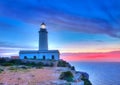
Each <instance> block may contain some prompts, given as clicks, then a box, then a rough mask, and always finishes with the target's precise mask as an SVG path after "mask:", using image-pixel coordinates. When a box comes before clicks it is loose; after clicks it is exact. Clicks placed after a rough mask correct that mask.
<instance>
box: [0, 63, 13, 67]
mask: <svg viewBox="0 0 120 85" xmlns="http://www.w3.org/2000/svg"><path fill="white" fill-rule="evenodd" d="M1 65H2V66H13V63H9V62H5V63H2V64H1Z"/></svg>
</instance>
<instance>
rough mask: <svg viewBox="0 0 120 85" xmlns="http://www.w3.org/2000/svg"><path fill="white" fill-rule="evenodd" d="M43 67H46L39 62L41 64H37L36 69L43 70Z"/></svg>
mask: <svg viewBox="0 0 120 85" xmlns="http://www.w3.org/2000/svg"><path fill="white" fill-rule="evenodd" d="M43 65H44V64H43V63H42V62H39V63H37V64H36V66H35V67H36V68H38V69H39V68H42V67H43Z"/></svg>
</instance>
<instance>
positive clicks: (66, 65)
mask: <svg viewBox="0 0 120 85" xmlns="http://www.w3.org/2000/svg"><path fill="white" fill-rule="evenodd" d="M57 66H58V67H71V66H70V64H69V63H67V62H66V61H63V60H60V61H58V64H57Z"/></svg>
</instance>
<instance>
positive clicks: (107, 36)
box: [0, 0, 120, 56]
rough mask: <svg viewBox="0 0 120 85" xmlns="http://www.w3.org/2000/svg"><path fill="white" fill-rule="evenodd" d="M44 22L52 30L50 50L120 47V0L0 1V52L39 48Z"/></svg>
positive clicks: (4, 53)
mask: <svg viewBox="0 0 120 85" xmlns="http://www.w3.org/2000/svg"><path fill="white" fill-rule="evenodd" d="M42 22H45V23H46V25H47V30H48V32H49V49H59V50H60V52H61V53H69V52H109V51H119V50H120V45H119V43H120V0H74V1H73V0H0V55H1V56H9V55H18V52H19V50H22V49H24V50H25V49H27V50H29V49H38V31H39V28H40V24H41V23H42Z"/></svg>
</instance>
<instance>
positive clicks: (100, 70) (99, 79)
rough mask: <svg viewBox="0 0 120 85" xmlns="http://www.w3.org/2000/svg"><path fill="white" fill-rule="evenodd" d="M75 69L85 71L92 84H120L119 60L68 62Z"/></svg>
mask: <svg viewBox="0 0 120 85" xmlns="http://www.w3.org/2000/svg"><path fill="white" fill-rule="evenodd" d="M70 64H71V65H73V66H75V69H76V70H77V71H82V72H87V73H88V74H89V80H90V81H91V83H92V85H120V62H78V61H77V62H70Z"/></svg>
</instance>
